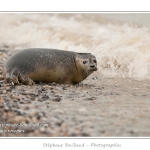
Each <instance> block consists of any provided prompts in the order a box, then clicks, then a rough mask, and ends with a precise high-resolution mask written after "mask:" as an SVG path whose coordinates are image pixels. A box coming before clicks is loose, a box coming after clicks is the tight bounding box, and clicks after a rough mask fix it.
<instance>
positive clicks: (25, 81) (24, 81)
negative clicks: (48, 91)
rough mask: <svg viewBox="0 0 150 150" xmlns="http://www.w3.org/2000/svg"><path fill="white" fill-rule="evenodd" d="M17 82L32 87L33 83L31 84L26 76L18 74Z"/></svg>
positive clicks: (31, 81)
mask: <svg viewBox="0 0 150 150" xmlns="http://www.w3.org/2000/svg"><path fill="white" fill-rule="evenodd" d="M18 78H19V80H20V81H21V82H22V83H24V84H26V85H34V84H35V82H33V80H31V79H30V78H29V77H27V76H26V75H23V74H20V73H19V76H18Z"/></svg>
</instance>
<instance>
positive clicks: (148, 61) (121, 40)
mask: <svg viewBox="0 0 150 150" xmlns="http://www.w3.org/2000/svg"><path fill="white" fill-rule="evenodd" d="M141 15H142V14H141ZM141 15H140V17H141ZM149 16H150V15H149ZM128 19H129V17H128ZM132 19H133V20H132ZM146 19H147V18H146ZM0 20H1V23H0V46H3V45H9V46H13V47H14V48H15V49H19V50H20V49H22V48H29V47H45V48H46V47H47V48H57V49H65V50H70V51H77V52H91V53H92V54H94V55H95V56H96V57H97V60H98V71H99V73H100V74H103V75H104V76H107V77H116V78H118V77H123V78H126V77H129V78H132V79H136V80H150V30H149V26H148V25H147V24H148V23H147V24H146V26H143V25H142V22H140V21H139V22H138V19H137V17H136V23H135V24H132V25H131V24H130V21H132V23H133V22H134V15H132V16H131V17H130V21H129V20H126V19H124V20H125V21H122V20H123V19H122V17H121V19H120V22H119V21H118V20H119V19H118V18H117V19H115V17H114V18H113V14H111V15H110V17H109V14H107V15H103V14H59V15H57V14H0ZM138 23H139V24H138ZM136 24H137V25H136ZM139 25H140V26H139Z"/></svg>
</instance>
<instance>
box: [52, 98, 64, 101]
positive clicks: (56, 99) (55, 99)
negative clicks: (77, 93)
mask: <svg viewBox="0 0 150 150" xmlns="http://www.w3.org/2000/svg"><path fill="white" fill-rule="evenodd" d="M61 100H62V99H61V98H60V97H57V98H54V99H52V101H54V102H60V101H61Z"/></svg>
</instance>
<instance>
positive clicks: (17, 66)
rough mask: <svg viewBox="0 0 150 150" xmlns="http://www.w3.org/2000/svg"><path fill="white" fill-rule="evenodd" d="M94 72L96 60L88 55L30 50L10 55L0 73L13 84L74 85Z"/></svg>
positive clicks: (43, 49)
mask: <svg viewBox="0 0 150 150" xmlns="http://www.w3.org/2000/svg"><path fill="white" fill-rule="evenodd" d="M96 70H97V61H96V57H95V56H93V55H92V54H90V53H76V52H72V51H65V50H57V49H45V48H31V49H25V50H22V51H19V52H17V53H15V54H14V55H12V56H11V57H10V58H9V59H8V60H7V61H6V63H5V64H4V65H3V69H2V74H3V77H4V80H5V81H6V82H10V83H12V84H19V83H23V84H26V85H33V84H35V82H44V83H52V82H56V83H65V84H77V83H80V82H81V81H83V80H84V79H86V78H87V77H88V76H89V75H90V74H91V73H93V72H94V71H96Z"/></svg>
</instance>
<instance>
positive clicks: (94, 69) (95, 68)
mask: <svg viewBox="0 0 150 150" xmlns="http://www.w3.org/2000/svg"><path fill="white" fill-rule="evenodd" d="M89 70H91V71H97V70H98V69H97V67H94V68H90V69H89Z"/></svg>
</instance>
